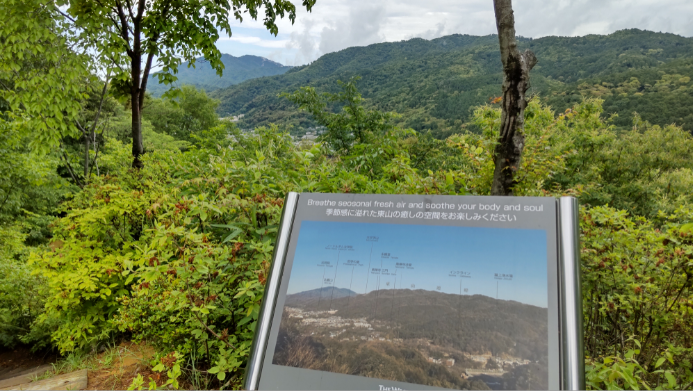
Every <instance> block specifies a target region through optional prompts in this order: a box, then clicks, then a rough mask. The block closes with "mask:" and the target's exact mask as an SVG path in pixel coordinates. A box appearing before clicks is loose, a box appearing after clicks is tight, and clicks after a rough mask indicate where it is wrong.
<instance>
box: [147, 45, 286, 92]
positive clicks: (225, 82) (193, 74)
mask: <svg viewBox="0 0 693 391" xmlns="http://www.w3.org/2000/svg"><path fill="white" fill-rule="evenodd" d="M221 61H222V62H223V63H224V67H225V68H224V72H223V75H222V76H221V77H219V75H217V73H216V71H215V70H214V69H212V67H211V66H210V65H209V63H208V62H207V61H205V60H204V58H202V57H200V58H198V59H197V60H196V61H195V67H194V68H193V67H188V63H187V62H184V63H182V64H181V65H180V66H179V67H178V74H177V75H176V76H177V77H178V81H176V83H175V85H177V86H181V85H183V84H192V85H194V86H195V87H198V88H202V89H204V90H206V91H207V92H209V91H214V90H216V89H219V88H225V87H229V86H231V85H234V84H238V83H241V82H243V81H245V80H248V79H255V78H258V77H263V76H274V75H281V74H282V73H284V72H286V71H288V70H289V69H291V67H290V66H286V65H282V64H280V63H278V62H274V61H272V60H268V59H266V58H264V57H258V56H241V57H234V56H232V55H230V54H222V55H221ZM151 80H152V81H153V82H152V84H150V85H149V86H148V91H149V92H151V93H152V95H154V96H157V97H158V96H161V94H163V93H164V92H166V91H167V90H168V89H169V86H167V85H164V84H159V83H158V80H159V79H158V78H157V77H156V75H152V79H151Z"/></svg>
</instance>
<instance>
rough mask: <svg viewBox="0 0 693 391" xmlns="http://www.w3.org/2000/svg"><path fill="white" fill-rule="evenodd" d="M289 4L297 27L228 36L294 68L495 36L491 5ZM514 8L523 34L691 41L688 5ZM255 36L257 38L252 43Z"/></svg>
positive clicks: (550, 3) (416, 1) (248, 26)
mask: <svg viewBox="0 0 693 391" xmlns="http://www.w3.org/2000/svg"><path fill="white" fill-rule="evenodd" d="M294 3H295V4H296V9H297V17H296V23H295V24H291V22H290V21H289V20H288V19H282V20H279V21H278V22H277V25H278V27H279V37H277V38H274V37H271V36H270V35H269V34H268V33H267V32H266V30H265V27H264V26H263V25H262V21H253V20H250V19H248V18H246V19H245V20H244V21H243V23H242V24H238V23H234V24H233V25H234V26H238V27H240V26H242V27H243V29H242V31H243V36H238V35H236V34H234V35H233V38H231V39H238V42H246V43H248V45H257V46H262V47H266V48H273V49H276V50H283V51H284V54H283V55H278V54H274V56H275V57H276V58H284V59H285V61H286V62H287V63H293V64H295V65H299V64H305V63H309V62H311V61H314V60H315V59H317V58H318V57H319V56H321V55H323V54H325V53H329V52H333V51H338V50H342V49H344V48H347V47H350V46H364V45H369V44H372V43H377V42H385V41H389V42H393V41H400V40H403V39H410V38H414V37H420V38H425V39H433V38H437V37H440V36H444V35H448V34H470V35H488V34H494V33H495V32H496V24H495V17H494V13H493V2H492V1H491V0H426V1H421V0H318V1H317V3H316V4H315V6H314V7H313V11H312V12H310V13H309V12H307V11H306V10H305V9H304V8H301V6H300V2H299V1H298V0H296V1H294ZM513 3H514V4H513V6H514V8H515V19H516V30H517V34H518V35H521V36H525V37H534V38H539V37H543V36H547V35H560V36H582V35H587V34H609V33H612V32H614V31H617V30H622V29H626V28H639V29H645V30H651V31H662V32H670V33H674V34H680V35H683V36H687V37H690V36H693V1H692V0H516V1H514V2H513ZM261 14H262V13H261ZM255 36H257V37H259V38H258V39H259V40H258V41H251V39H252V38H253V37H255ZM255 42H256V43H255ZM239 54H244V53H239Z"/></svg>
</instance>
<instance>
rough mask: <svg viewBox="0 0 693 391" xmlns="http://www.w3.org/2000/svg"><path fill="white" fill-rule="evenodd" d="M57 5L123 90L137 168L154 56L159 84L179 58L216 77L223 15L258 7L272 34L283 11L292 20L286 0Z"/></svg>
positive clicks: (78, 0) (309, 1)
mask: <svg viewBox="0 0 693 391" xmlns="http://www.w3.org/2000/svg"><path fill="white" fill-rule="evenodd" d="M58 4H60V5H67V6H68V8H67V13H68V14H69V15H70V16H71V18H72V21H73V22H74V24H75V27H76V28H77V29H78V31H80V34H81V36H82V37H83V38H84V39H85V41H88V42H91V43H92V45H93V47H94V49H95V50H96V51H97V52H98V53H99V54H100V55H101V56H102V57H103V58H106V59H109V60H110V61H111V63H112V65H113V71H114V72H115V74H114V78H115V79H117V80H118V81H119V83H121V85H124V86H125V87H126V88H127V89H128V90H129V96H130V104H131V108H132V155H133V162H132V165H133V167H136V168H141V167H142V162H141V160H140V155H142V154H143V153H144V146H143V144H142V107H143V105H144V97H145V92H146V91H147V82H148V80H149V73H150V71H151V69H152V67H153V66H154V65H155V64H154V60H155V59H156V60H157V61H158V62H159V63H160V65H161V66H162V70H161V72H159V73H157V76H158V78H159V82H160V83H164V84H171V83H172V82H174V81H176V79H177V78H176V77H175V76H174V75H175V74H176V73H177V71H178V66H179V65H180V64H181V62H182V61H187V62H188V63H189V64H190V65H192V66H194V63H195V59H196V57H199V56H204V58H205V59H206V60H208V61H209V63H210V65H211V66H212V68H214V69H215V70H216V71H217V73H218V74H219V75H221V74H222V70H223V68H224V65H223V63H222V61H221V52H219V49H217V47H216V45H215V42H216V41H217V40H218V39H219V33H220V31H221V32H226V33H227V34H229V35H231V26H230V24H229V14H231V13H233V16H234V17H235V18H236V19H238V20H239V21H242V20H243V14H244V13H247V14H249V15H250V17H252V18H253V19H257V17H258V11H260V10H264V12H265V17H264V24H265V27H266V28H267V29H268V30H269V31H270V32H271V33H272V34H275V35H276V34H277V33H278V27H277V25H276V23H275V22H276V19H277V17H280V18H281V17H284V16H285V15H286V14H288V17H289V19H290V20H291V21H292V23H293V22H294V20H295V19H296V7H295V6H294V5H293V4H292V3H291V2H290V1H288V0H274V1H272V0H230V1H229V0H213V1H206V0H185V1H174V0H59V1H58ZM314 4H315V0H303V5H304V6H305V7H306V9H308V10H309V11H310V10H311V8H312V7H313V5H314ZM143 60H144V68H143ZM116 83H118V82H116Z"/></svg>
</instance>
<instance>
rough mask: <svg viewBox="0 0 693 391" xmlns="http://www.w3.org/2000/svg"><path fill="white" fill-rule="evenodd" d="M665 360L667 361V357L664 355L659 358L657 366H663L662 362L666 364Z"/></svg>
mask: <svg viewBox="0 0 693 391" xmlns="http://www.w3.org/2000/svg"><path fill="white" fill-rule="evenodd" d="M664 361H666V359H665V358H664V357H660V358H659V360H657V363H656V364H655V368H659V367H661V366H662V364H664Z"/></svg>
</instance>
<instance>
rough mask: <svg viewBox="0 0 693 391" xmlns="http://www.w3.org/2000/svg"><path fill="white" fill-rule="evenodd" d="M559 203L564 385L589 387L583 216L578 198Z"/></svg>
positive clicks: (566, 387) (570, 198) (562, 199)
mask: <svg viewBox="0 0 693 391" xmlns="http://www.w3.org/2000/svg"><path fill="white" fill-rule="evenodd" d="M558 202H559V203H558V205H559V209H558V210H559V215H558V216H559V235H560V238H559V248H560V261H561V265H560V273H561V277H560V278H561V323H562V324H561V330H562V334H561V338H562V340H563V341H562V342H563V343H562V344H561V345H562V351H561V355H562V360H561V361H562V368H561V372H562V373H561V375H562V376H561V383H562V384H561V388H562V389H564V390H584V389H585V357H584V350H583V333H582V330H583V329H582V292H581V289H580V277H581V272H580V219H579V207H578V202H577V199H575V198H574V197H561V198H560V200H559V201H558Z"/></svg>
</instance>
